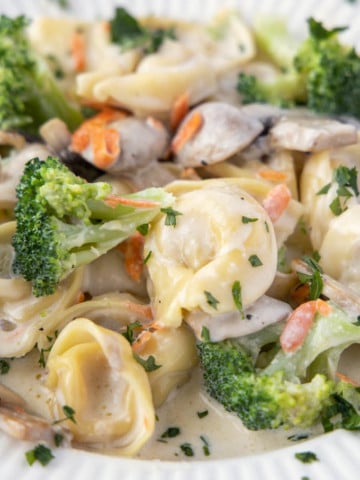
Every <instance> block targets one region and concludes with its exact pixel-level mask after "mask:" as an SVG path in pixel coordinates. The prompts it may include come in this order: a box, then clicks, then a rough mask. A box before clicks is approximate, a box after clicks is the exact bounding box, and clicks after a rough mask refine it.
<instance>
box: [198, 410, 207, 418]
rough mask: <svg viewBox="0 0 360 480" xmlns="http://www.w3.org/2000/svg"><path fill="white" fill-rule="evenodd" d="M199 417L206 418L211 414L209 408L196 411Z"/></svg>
mask: <svg viewBox="0 0 360 480" xmlns="http://www.w3.org/2000/svg"><path fill="white" fill-rule="evenodd" d="M196 413H197V416H198V417H199V418H204V417H207V416H208V415H209V410H202V411H201V412H196Z"/></svg>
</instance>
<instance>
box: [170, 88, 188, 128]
mask: <svg viewBox="0 0 360 480" xmlns="http://www.w3.org/2000/svg"><path fill="white" fill-rule="evenodd" d="M189 106H190V100H189V93H188V92H185V93H183V94H181V95H180V96H179V97H178V98H177V99H176V100H175V102H174V105H173V106H172V109H171V112H170V128H171V130H172V131H175V130H176V129H177V127H178V126H179V125H180V123H181V122H182V121H183V119H184V118H185V116H186V114H187V113H188V111H189Z"/></svg>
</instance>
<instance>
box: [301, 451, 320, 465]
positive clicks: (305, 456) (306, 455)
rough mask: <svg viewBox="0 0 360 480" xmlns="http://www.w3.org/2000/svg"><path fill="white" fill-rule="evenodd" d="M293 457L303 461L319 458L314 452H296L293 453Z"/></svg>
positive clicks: (309, 461) (315, 460)
mask: <svg viewBox="0 0 360 480" xmlns="http://www.w3.org/2000/svg"><path fill="white" fill-rule="evenodd" d="M295 458H296V459H298V460H300V462H303V463H312V462H317V461H318V460H319V459H318V457H317V456H316V454H315V453H314V452H309V451H308V452H298V453H295Z"/></svg>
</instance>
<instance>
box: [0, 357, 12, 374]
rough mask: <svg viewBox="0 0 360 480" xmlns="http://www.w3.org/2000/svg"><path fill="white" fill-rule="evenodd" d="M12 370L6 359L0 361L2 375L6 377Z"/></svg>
mask: <svg viewBox="0 0 360 480" xmlns="http://www.w3.org/2000/svg"><path fill="white" fill-rule="evenodd" d="M9 370H10V363H9V362H8V361H7V360H5V359H4V358H1V359H0V375H5V374H6V373H8V371H9Z"/></svg>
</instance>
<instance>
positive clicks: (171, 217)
mask: <svg viewBox="0 0 360 480" xmlns="http://www.w3.org/2000/svg"><path fill="white" fill-rule="evenodd" d="M160 211H161V212H163V213H165V214H166V217H165V225H167V226H170V227H175V226H176V217H177V216H178V215H182V213H181V212H178V211H176V210H174V209H173V208H172V207H166V208H161V209H160Z"/></svg>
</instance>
